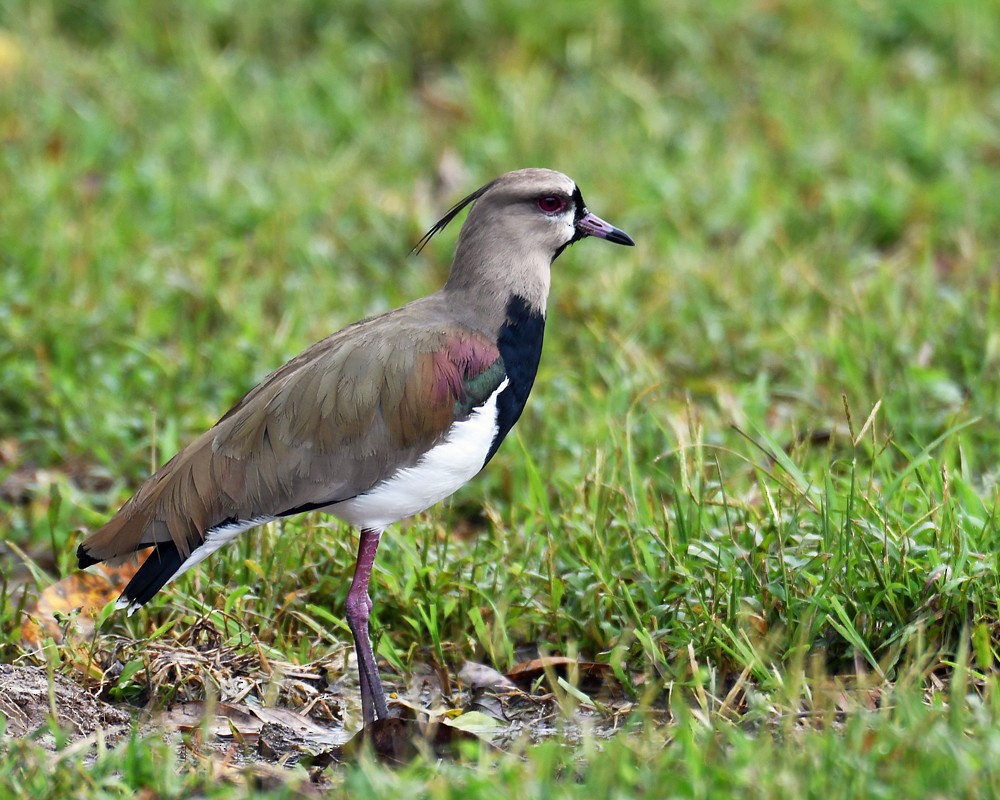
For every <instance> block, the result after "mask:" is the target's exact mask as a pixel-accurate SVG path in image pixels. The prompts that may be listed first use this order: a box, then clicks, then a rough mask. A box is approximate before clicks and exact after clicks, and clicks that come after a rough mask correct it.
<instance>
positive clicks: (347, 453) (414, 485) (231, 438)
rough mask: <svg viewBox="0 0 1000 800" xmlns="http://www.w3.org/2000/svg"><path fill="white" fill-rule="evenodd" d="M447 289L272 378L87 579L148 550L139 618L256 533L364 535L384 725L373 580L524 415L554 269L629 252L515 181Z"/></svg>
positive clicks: (460, 249) (506, 181) (562, 185)
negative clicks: (417, 518) (310, 514)
mask: <svg viewBox="0 0 1000 800" xmlns="http://www.w3.org/2000/svg"><path fill="white" fill-rule="evenodd" d="M467 207H468V208H469V211H468V214H467V216H466V220H465V223H464V224H463V226H462V229H461V231H460V233H459V236H458V241H457V244H456V246H455V253H454V258H453V261H452V264H451V269H450V271H449V274H448V278H447V280H446V282H445V284H444V286H443V287H442V288H441V289H439V290H438V291H436V292H434V293H433V294H430V295H428V296H426V297H423V298H420V299H417V300H414V301H412V302H410V303H408V304H406V305H404V306H401V307H400V308H397V309H395V310H392V311H388V312H385V313H382V314H378V315H376V316H372V317H369V318H367V319H364V320H362V321H360V322H356V323H354V324H352V325H349V326H348V327H346V328H344V329H343V330H341V331H339V332H337V333H334V334H332V335H331V336H328V337H327V338H325V339H323V340H322V341H320V342H317V343H316V344H314V345H312V346H311V347H309V348H308V349H306V350H305V351H304V352H302V353H301V354H300V355H298V356H297V357H295V358H293V359H291V360H290V361H288V362H287V363H286V364H284V365H283V366H281V367H279V368H278V369H277V370H275V371H274V372H272V373H270V374H269V375H267V377H265V378H264V379H263V380H262V381H261V382H260V383H259V384H257V385H256V386H255V387H254V388H252V389H251V390H250V391H249V392H247V393H246V394H245V395H244V396H243V397H242V398H241V399H240V400H239V401H237V403H236V404H235V405H234V406H233V407H232V408H230V409H229V411H227V412H226V413H225V414H224V415H223V416H222V418H221V419H219V421H218V422H217V423H216V424H215V425H214V426H213V427H212V428H210V429H209V430H207V431H206V432H205V433H203V434H202V435H201V436H199V437H197V438H196V439H194V440H193V441H192V442H190V443H189V444H188V445H187V446H186V447H184V448H183V449H182V450H181V451H180V452H178V453H177V454H176V455H175V456H174V457H173V458H171V459H170V460H169V461H168V462H167V463H166V464H164V465H163V466H162V467H160V468H159V469H158V470H157V471H156V472H154V473H153V475H151V476H150V477H149V478H148V479H147V480H146V481H145V482H144V483H143V484H141V485H140V487H139V489H138V490H137V491H136V492H135V494H134V495H133V496H132V497H131V498H130V499H129V500H127V501H126V502H125V503H124V505H123V506H122V507H121V508H120V509H119V511H118V512H117V513H116V514H115V515H114V516H113V517H112V518H111V519H110V520H108V521H107V522H106V523H105V524H104V525H103V526H102V527H100V528H98V529H97V530H95V531H93V532H92V533H90V534H89V535H88V536H87V537H86V538H85V539H84V540H83V541H82V542H81V543H80V545H79V548H78V550H77V559H78V561H79V565H80V568H81V569H85V568H87V567H89V566H91V565H94V564H97V563H100V562H105V561H106V562H110V563H112V564H118V563H121V562H122V561H124V560H127V559H129V558H134V557H135V555H136V554H137V553H138V552H139V551H142V550H146V549H151V550H152V552H151V553H150V554H149V556H148V557H147V558H146V560H145V561H144V562H143V563H142V565H141V566H140V567H139V568H138V570H137V571H136V573H135V575H134V576H133V577H132V579H131V580H130V581H129V583H128V584H127V585H126V586H125V588H124V590H123V591H122V593H121V596H120V597H119V598H118V601H117V607H118V608H119V609H123V608H124V609H127V610H128V613H129V614H131V613H133V612H134V611H135V610H136V609H138V608H139V607H140V606H142V605H144V604H145V603H147V602H148V601H149V600H150V599H151V598H152V597H153V596H154V595H155V594H156V593H157V592H159V591H160V589H162V588H163V586H164V585H165V584H166V583H167V582H168V581H171V580H173V579H174V578H176V577H178V576H179V575H181V574H183V573H185V572H187V571H188V570H189V569H191V568H192V567H194V566H195V565H196V564H198V563H199V562H201V561H203V560H204V559H205V558H207V557H208V556H210V555H211V554H212V553H214V552H215V551H216V550H218V549H219V548H221V547H223V546H224V545H226V544H227V543H229V542H231V541H233V540H234V539H235V538H236V537H237V536H239V535H240V534H241V533H243V532H244V531H247V530H249V529H251V528H255V527H257V526H260V525H263V524H265V523H268V522H271V521H274V520H278V519H282V518H285V517H291V516H295V515H298V514H301V513H303V512H307V511H319V512H324V513H327V514H332V515H334V516H336V517H339V518H340V519H342V520H345V521H346V522H348V523H350V524H351V525H352V526H354V527H356V528H357V529H358V530H359V532H360V533H359V541H358V551H357V563H356V565H355V570H354V574H353V578H352V580H351V584H350V587H349V588H348V591H347V596H346V601H345V617H346V620H347V623H348V627H349V628H350V630H351V634H352V636H353V639H354V647H355V651H356V654H357V662H358V673H359V686H360V693H361V706H362V721H363V725H364V727H367V726H369V725H371V724H373V723H374V722H375V721H376V720H382V719H387V718H389V716H390V714H389V711H388V707H387V702H386V693H385V690H384V688H383V686H382V682H381V678H380V676H379V672H378V666H377V663H376V659H375V654H374V651H373V649H372V645H371V639H370V635H369V616H370V613H371V610H372V607H373V603H372V600H371V596H370V594H369V580H370V578H371V573H372V569H373V566H374V563H375V555H376V551H377V550H378V547H379V542H380V540H381V537H382V534H383V532H384V531H385V529H386V528H388V527H389V526H390V525H392V524H394V523H396V522H399V521H400V520H403V519H405V518H407V517H410V516H412V515H414V514H417V513H419V512H421V511H423V510H425V509H427V508H429V507H430V506H432V505H434V504H435V503H437V502H439V501H441V500H443V499H444V498H446V497H448V496H449V495H451V494H452V493H454V492H455V491H456V490H457V489H458V488H459V487H461V486H462V485H464V484H465V483H466V482H468V481H469V480H470V479H471V478H473V477H474V476H475V475H476V474H477V473H479V471H480V470H482V469H483V467H485V466H486V464H487V463H488V462H489V461H490V460H491V459H492V458H493V456H494V454H495V453H496V452H497V448H499V446H500V443H501V442H502V441H503V439H504V437H505V436H506V435H507V434H508V433H509V432H510V430H511V428H512V427H513V425H514V423H515V422H516V421H517V419H518V417H520V415H521V412H522V410H523V409H524V405H525V402H526V401H527V399H528V393H529V392H530V391H531V388H532V384H533V383H534V380H535V374H536V372H537V369H538V364H539V360H540V358H541V353H542V339H543V335H544V330H545V314H546V303H547V299H548V295H549V286H550V278H551V276H550V268H551V265H552V262H553V261H555V259H556V258H557V257H558V256H559V255H560V254H561V253H562V252H563V250H565V249H566V248H567V247H568V246H570V245H571V244H573V243H574V242H578V241H580V240H581V239H584V238H586V237H597V238H601V239H605V240H606V241H608V242H612V243H614V244H619V245H626V246H634V244H635V242H634V241H633V240H632V238H631V237H630V236H629V235H628V234H626V233H625V232H624V231H622V230H620V229H618V228H616V227H614V226H613V225H611V224H609V223H607V222H605V221H604V220H602V219H601V218H600V217H597V216H595V215H594V214H592V213H591V212H590V211H589V210H588V209H587V206H586V205H585V203H584V200H583V195H582V194H581V192H580V189H579V188H578V187H577V185H576V183H575V182H574V181H573V180H572V179H570V178H569V177H567V176H566V175H564V174H562V173H561V172H556V171H554V170H549V169H539V168H532V169H521V170H516V171H514V172H508V173H506V174H504V175H501V176H500V177H498V178H496V179H494V180H492V181H490V182H489V183H487V184H485V185H484V186H482V187H480V188H479V189H477V190H476V191H474V192H472V193H471V194H470V195H468V196H467V197H465V198H464V199H462V200H460V201H459V202H458V203H456V204H455V205H454V206H453V207H452V208H451V209H450V210H449V211H448V212H447V213H446V214H445V215H444V216H443V217H442V218H441V219H440V220H439V221H438V222H437V223H435V224H434V226H433V227H432V228H431V229H430V230H429V231H428V232H427V233H426V234H425V235H424V236H423V237H422V238H421V239H420V240H419V241H418V243H417V245H416V246H415V247H414V248H413V252H418V253H419V252H420V251H421V250H422V249H423V248H424V247H425V246H426V245H427V244H428V242H430V240H431V238H432V237H433V236H434V235H435V234H437V233H439V232H440V231H441V230H442V229H444V228H445V226H447V225H448V224H449V223H450V222H451V221H452V220H453V219H454V218H455V217H456V216H458V214H459V213H460V212H461V211H462V210H464V209H465V208H467Z"/></svg>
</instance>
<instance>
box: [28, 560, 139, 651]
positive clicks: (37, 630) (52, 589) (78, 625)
mask: <svg viewBox="0 0 1000 800" xmlns="http://www.w3.org/2000/svg"><path fill="white" fill-rule="evenodd" d="M147 556H148V553H146V554H143V555H142V556H141V557H140V558H139V562H138V563H136V564H124V565H122V566H120V567H109V566H107V565H105V564H101V565H99V566H98V568H97V569H96V570H95V571H94V572H83V571H82V570H81V571H79V572H74V573H73V574H72V575H68V576H67V577H65V578H63V579H62V580H61V581H56V582H55V583H53V584H52V585H51V586H47V587H46V588H45V589H43V590H42V593H41V594H40V595H39V596H38V599H37V600H36V601H35V602H34V603H33V604H32V605H31V606H30V607H28V608H26V609H25V611H24V614H25V617H26V619H25V620H24V621H23V623H22V625H21V638H22V639H23V640H24V642H25V643H26V644H28V645H31V646H32V647H40V646H41V644H42V640H43V639H45V638H46V637H48V636H51V637H52V639H53V640H54V641H56V642H62V641H63V639H64V638H65V637H66V635H67V634H68V635H69V638H70V639H75V640H76V641H82V640H85V639H89V638H90V637H91V636H93V633H94V620H96V619H97V617H98V615H99V614H100V613H101V609H103V608H104V606H106V605H107V604H108V603H109V602H110V601H112V600H114V599H115V598H116V597H118V595H120V594H121V592H122V589H124V588H125V585H126V584H127V583H128V582H129V581H130V580H131V579H132V576H133V575H135V573H136V570H137V569H139V565H140V564H141V563H142V561H144V560H145V559H146V557H147ZM77 611H79V612H80V613H79V614H78V615H76V616H75V617H74V614H75V613H76V612H77ZM60 617H61V618H62V619H60Z"/></svg>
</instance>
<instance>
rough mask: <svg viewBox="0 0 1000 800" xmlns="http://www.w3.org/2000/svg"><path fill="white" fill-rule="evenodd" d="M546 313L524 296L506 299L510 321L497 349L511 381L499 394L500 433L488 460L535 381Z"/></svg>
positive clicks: (524, 401)
mask: <svg viewBox="0 0 1000 800" xmlns="http://www.w3.org/2000/svg"><path fill="white" fill-rule="evenodd" d="M544 335H545V316H544V315H543V314H541V313H540V312H538V311H536V310H534V309H533V308H531V306H530V305H528V301H527V300H525V299H524V298H523V297H520V296H518V295H514V296H513V297H512V298H511V299H510V301H509V302H508V303H507V321H506V322H504V324H503V327H501V328H500V336H499V338H498V340H497V349H498V350H499V351H500V357H501V358H502V359H503V363H504V366H505V367H506V369H507V380H508V381H509V384H508V386H507V388H506V389H504V390H503V391H502V392H501V393H500V396H499V397H498V398H497V435H496V438H494V440H493V444H492V445H491V446H490V450H489V452H488V453H487V454H486V461H484V462H483V466H485V465H486V464H488V463H489V461H490V459H491V458H493V455H494V454H495V453H496V451H497V448H499V447H500V443H501V442H502V441H503V440H504V437H505V436H506V435H507V434H508V433H509V432H510V429H511V428H513V427H514V423H515V422H517V419H518V417H520V416H521V412H522V411H524V404H525V403H526V402H527V401H528V395H529V394H530V392H531V387H532V385H533V384H534V382H535V374H536V373H537V372H538V362H539V360H540V359H541V357H542V339H543V338H544Z"/></svg>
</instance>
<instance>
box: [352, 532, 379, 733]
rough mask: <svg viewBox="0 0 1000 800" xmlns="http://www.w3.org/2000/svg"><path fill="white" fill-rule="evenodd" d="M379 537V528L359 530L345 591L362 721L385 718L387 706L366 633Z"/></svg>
mask: <svg viewBox="0 0 1000 800" xmlns="http://www.w3.org/2000/svg"><path fill="white" fill-rule="evenodd" d="M381 538H382V531H381V530H373V529H371V528H365V529H363V530H362V531H361V541H360V543H359V545H358V563H357V566H355V568H354V580H353V581H351V588H350V590H349V591H348V592H347V603H346V604H345V605H346V611H347V624H348V626H349V627H350V629H351V633H352V634H353V635H354V650H355V652H356V653H357V655H358V672H359V674H360V678H361V714H362V718H363V719H364V724H365V725H370V724H371V723H372V722H374V721H375V720H376V718H377V719H387V718H388V716H389V708H388V706H387V705H386V702H385V691H384V690H383V689H382V681H381V679H380V678H379V676H378V666H377V665H376V663H375V652H374V651H373V650H372V642H371V639H370V638H369V636H368V616H369V614H370V613H371V610H372V599H371V597H369V596H368V580H369V578H371V574H372V567H373V566H374V565H375V553H376V552H377V551H378V543H379V540H380V539H381Z"/></svg>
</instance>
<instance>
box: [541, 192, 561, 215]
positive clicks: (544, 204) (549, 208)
mask: <svg viewBox="0 0 1000 800" xmlns="http://www.w3.org/2000/svg"><path fill="white" fill-rule="evenodd" d="M564 208H566V198H565V197H556V196H555V195H554V194H550V195H546V196H545V197H539V198H538V210H539V211H542V212H544V213H546V214H558V213H559V212H560V211H562V210H563V209H564Z"/></svg>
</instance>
